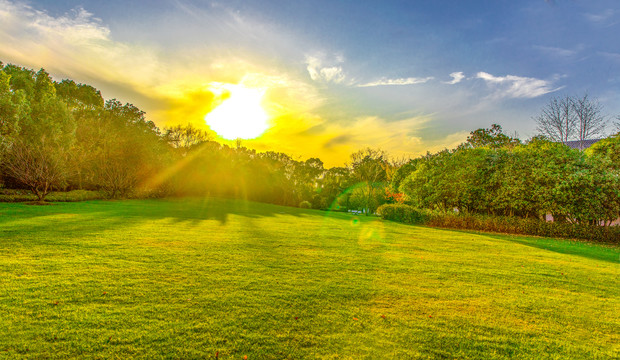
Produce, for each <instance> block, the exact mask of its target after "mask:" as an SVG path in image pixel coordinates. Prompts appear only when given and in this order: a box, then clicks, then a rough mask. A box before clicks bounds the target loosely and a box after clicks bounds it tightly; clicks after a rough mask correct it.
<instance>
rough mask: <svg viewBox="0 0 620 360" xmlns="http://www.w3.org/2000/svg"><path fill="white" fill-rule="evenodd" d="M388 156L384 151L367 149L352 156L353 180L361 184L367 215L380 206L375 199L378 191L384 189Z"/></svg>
mask: <svg viewBox="0 0 620 360" xmlns="http://www.w3.org/2000/svg"><path fill="white" fill-rule="evenodd" d="M386 164H387V154H386V153H385V152H384V151H383V150H374V149H371V148H366V149H364V150H360V151H358V152H356V153H354V154H352V155H351V163H350V164H349V166H348V167H349V169H350V170H351V172H352V175H353V179H355V181H357V182H358V183H360V184H361V187H360V189H361V192H362V198H363V205H364V210H365V213H366V215H368V214H369V213H370V212H373V211H374V210H375V209H376V207H377V206H378V205H379V204H374V202H373V199H374V196H375V193H376V189H377V188H380V187H382V184H383V182H384V181H385V180H386V171H385V167H386Z"/></svg>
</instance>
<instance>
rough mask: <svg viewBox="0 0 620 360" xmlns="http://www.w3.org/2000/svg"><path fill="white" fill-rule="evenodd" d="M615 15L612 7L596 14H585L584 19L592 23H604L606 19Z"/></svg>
mask: <svg viewBox="0 0 620 360" xmlns="http://www.w3.org/2000/svg"><path fill="white" fill-rule="evenodd" d="M614 15H615V11H614V9H606V10H605V11H603V12H601V13H598V14H590V13H588V14H585V15H584V16H585V17H586V19H588V20H590V21H591V22H594V23H604V22H606V21H607V20H609V19H611V18H612V17H613V16H614Z"/></svg>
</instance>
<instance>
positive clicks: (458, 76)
mask: <svg viewBox="0 0 620 360" xmlns="http://www.w3.org/2000/svg"><path fill="white" fill-rule="evenodd" d="M450 77H451V78H452V80H451V81H444V82H443V83H444V84H449V85H454V84H458V83H460V82H461V81H462V80H463V79H465V75H464V74H463V72H462V71H457V72H453V73H451V74H450Z"/></svg>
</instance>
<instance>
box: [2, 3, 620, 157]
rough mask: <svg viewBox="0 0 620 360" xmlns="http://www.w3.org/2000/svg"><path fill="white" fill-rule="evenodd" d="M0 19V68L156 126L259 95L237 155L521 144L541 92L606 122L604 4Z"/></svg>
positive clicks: (613, 40)
mask: <svg viewBox="0 0 620 360" xmlns="http://www.w3.org/2000/svg"><path fill="white" fill-rule="evenodd" d="M2 9H4V10H2ZM0 20H4V21H0V60H2V61H3V62H5V63H16V64H20V65H24V66H28V67H35V68H38V67H42V66H43V67H45V68H46V69H47V70H48V71H50V73H52V75H54V76H55V77H72V78H74V79H76V80H77V81H81V82H87V83H90V84H93V85H95V86H96V87H98V88H100V89H102V91H103V94H104V96H105V97H107V98H111V97H117V98H119V99H121V100H123V101H128V102H132V103H134V104H136V105H138V106H139V107H141V108H143V109H144V110H146V111H147V115H148V116H150V117H152V118H153V120H155V121H156V122H157V123H158V124H159V125H160V126H164V125H166V124H168V123H170V122H171V121H172V122H181V120H179V119H180V118H183V119H187V121H188V122H193V123H199V122H200V121H202V119H203V117H204V114H202V113H204V112H208V111H209V110H210V109H212V108H213V106H215V105H213V104H214V101H215V100H214V99H216V98H217V95H213V94H216V93H217V92H214V91H213V90H212V88H213V86H214V85H213V84H220V83H231V84H234V83H241V82H243V83H244V84H255V85H256V84H258V85H260V87H262V88H265V87H267V88H269V89H268V97H269V98H270V102H271V104H272V105H273V106H272V107H273V109H276V110H273V111H276V112H277V111H279V112H280V114H281V116H279V119H280V120H278V121H279V122H278V121H276V120H274V126H273V129H272V131H268V133H267V134H266V135H265V136H264V137H263V138H261V139H256V140H254V141H250V142H248V145H252V146H255V147H256V148H257V149H266V148H268V147H275V148H276V150H281V151H286V152H290V153H293V154H294V155H299V156H303V157H307V156H308V155H309V154H310V153H312V154H317V153H318V154H321V155H323V156H324V157H327V158H331V159H333V161H331V162H332V163H333V164H338V163H341V162H343V161H344V160H346V159H345V154H347V153H350V152H352V151H355V150H356V149H357V148H360V147H363V146H366V145H368V146H374V147H382V148H385V149H387V150H388V151H389V152H391V153H393V154H395V155H402V156H407V155H417V154H420V153H424V152H426V150H430V151H436V150H440V149H442V148H444V147H448V148H449V147H452V146H454V145H455V144H458V143H459V142H460V141H463V140H464V139H465V137H466V136H467V133H468V132H469V131H471V130H474V129H476V128H479V127H488V126H490V125H491V124H492V123H499V124H500V125H502V126H503V127H504V129H505V130H506V131H507V132H509V133H514V132H516V133H518V134H519V136H520V137H521V138H527V137H529V136H532V135H535V123H534V121H533V120H532V117H533V116H535V115H536V114H537V113H538V112H539V110H540V108H541V107H542V106H543V105H544V104H545V103H546V102H547V101H548V100H549V99H550V98H551V97H553V96H562V95H567V94H568V95H581V94H583V93H584V92H588V93H589V94H590V96H592V97H595V98H598V99H599V100H600V101H601V103H602V104H603V106H604V109H605V112H606V113H607V114H609V115H610V116H615V115H617V114H620V41H619V40H618V39H617V37H618V35H617V34H620V2H618V1H615V0H613V1H612V0H593V1H580V0H572V1H568V0H564V1H562V0H555V1H544V0H524V1H503V0H494V1H491V0H489V1H359V0H358V1H284V0H282V1H240V0H231V1H221V2H217V1H189V0H170V1H163V0H156V1H148V2H145V1H134V2H125V1H116V0H112V1H86V0H81V1H73V0H71V1H28V2H23V1H20V0H0ZM67 34H72V35H70V36H69V35H67ZM198 80H200V81H198ZM258 85H257V86H258ZM180 89H185V90H183V91H181V90H180ZM192 99H193V100H192ZM191 101H203V102H205V104H206V105H204V106H194V105H191V104H190V102H191ZM212 103H213V104H212ZM209 104H211V105H209ZM282 114H283V115H282ZM287 139H290V141H289V140H287ZM301 140H303V141H304V143H305V144H306V145H307V147H308V148H309V150H305V151H304V150H300V149H299V147H298V144H299V141H301ZM296 144H297V146H296ZM328 162H329V161H328Z"/></svg>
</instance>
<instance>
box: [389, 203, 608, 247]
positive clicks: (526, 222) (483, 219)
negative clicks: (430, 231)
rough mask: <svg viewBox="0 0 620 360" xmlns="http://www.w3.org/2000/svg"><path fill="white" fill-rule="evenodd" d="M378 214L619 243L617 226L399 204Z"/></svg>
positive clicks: (451, 226)
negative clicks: (447, 211)
mask: <svg viewBox="0 0 620 360" xmlns="http://www.w3.org/2000/svg"><path fill="white" fill-rule="evenodd" d="M377 212H378V213H379V215H381V217H382V218H383V219H385V220H392V221H398V222H402V223H406V224H420V225H428V226H432V227H441V228H449V229H463V230H478V231H490V232H498V233H509V234H520V235H536V236H545V237H555V238H569V239H582V240H590V241H596V242H603V243H610V244H620V226H596V225H589V224H570V223H560V222H546V221H541V220H539V219H535V218H519V217H514V216H491V215H474V214H453V213H438V212H432V211H430V210H421V209H416V208H414V207H411V206H409V205H402V204H386V205H382V206H381V207H379V209H377Z"/></svg>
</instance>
